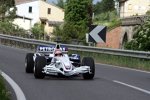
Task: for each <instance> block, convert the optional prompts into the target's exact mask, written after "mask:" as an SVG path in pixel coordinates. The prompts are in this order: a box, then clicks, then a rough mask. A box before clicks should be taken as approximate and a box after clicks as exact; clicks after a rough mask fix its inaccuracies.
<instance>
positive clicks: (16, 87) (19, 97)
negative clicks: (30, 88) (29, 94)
mask: <svg viewBox="0 0 150 100" xmlns="http://www.w3.org/2000/svg"><path fill="white" fill-rule="evenodd" d="M0 74H1V75H2V76H3V78H4V79H5V80H6V81H7V82H8V83H9V84H10V86H11V87H12V88H13V90H14V92H15V94H16V97H17V100H26V97H25V95H24V93H23V91H22V90H21V88H20V87H19V85H17V83H16V82H15V81H14V80H12V79H11V78H10V77H9V76H8V75H7V74H5V73H4V72H2V71H1V70H0Z"/></svg>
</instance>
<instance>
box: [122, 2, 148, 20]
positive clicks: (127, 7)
mask: <svg viewBox="0 0 150 100" xmlns="http://www.w3.org/2000/svg"><path fill="white" fill-rule="evenodd" d="M149 9H150V0H127V1H126V2H125V3H124V4H121V9H120V16H121V17H129V16H134V15H144V14H145V13H146V12H147V11H148V10H149Z"/></svg>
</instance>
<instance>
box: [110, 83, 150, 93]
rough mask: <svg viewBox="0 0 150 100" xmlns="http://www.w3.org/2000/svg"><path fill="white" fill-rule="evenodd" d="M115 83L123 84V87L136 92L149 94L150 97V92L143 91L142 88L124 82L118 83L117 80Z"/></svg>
mask: <svg viewBox="0 0 150 100" xmlns="http://www.w3.org/2000/svg"><path fill="white" fill-rule="evenodd" d="M113 82H115V83H117V84H121V85H124V86H126V87H130V88H132V89H134V90H138V91H140V92H143V93H146V94H149V95H150V91H148V90H145V89H142V88H139V87H136V86H133V85H129V84H127V83H124V82H120V81H117V80H113Z"/></svg>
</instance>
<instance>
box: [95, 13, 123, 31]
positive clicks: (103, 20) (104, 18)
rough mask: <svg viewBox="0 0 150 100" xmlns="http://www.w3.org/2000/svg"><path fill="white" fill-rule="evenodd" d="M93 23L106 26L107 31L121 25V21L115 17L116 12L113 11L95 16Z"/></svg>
mask: <svg viewBox="0 0 150 100" xmlns="http://www.w3.org/2000/svg"><path fill="white" fill-rule="evenodd" d="M93 23H94V24H96V25H104V26H107V27H108V29H112V28H114V27H116V26H119V25H120V24H121V21H120V18H119V17H118V16H117V12H116V11H115V10H114V11H108V12H104V13H100V14H98V15H96V16H95V18H94V20H93Z"/></svg>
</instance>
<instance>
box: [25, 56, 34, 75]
mask: <svg viewBox="0 0 150 100" xmlns="http://www.w3.org/2000/svg"><path fill="white" fill-rule="evenodd" d="M33 56H34V54H33V53H27V55H26V58H25V70H26V73H33V68H34V61H33Z"/></svg>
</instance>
